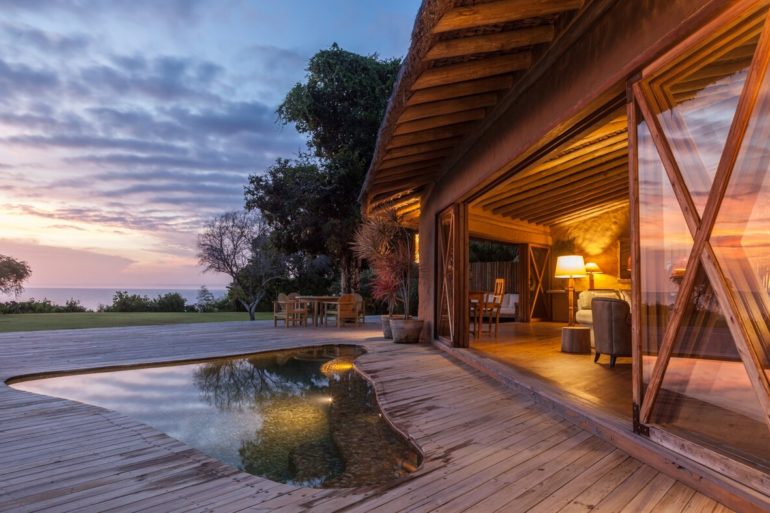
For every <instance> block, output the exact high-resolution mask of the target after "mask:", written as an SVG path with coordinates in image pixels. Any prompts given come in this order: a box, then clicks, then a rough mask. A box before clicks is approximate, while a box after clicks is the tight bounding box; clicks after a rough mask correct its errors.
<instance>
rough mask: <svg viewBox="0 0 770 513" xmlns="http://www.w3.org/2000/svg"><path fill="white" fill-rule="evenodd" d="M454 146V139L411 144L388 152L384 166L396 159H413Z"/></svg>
mask: <svg viewBox="0 0 770 513" xmlns="http://www.w3.org/2000/svg"><path fill="white" fill-rule="evenodd" d="M454 144H455V141H453V140H452V139H440V140H438V141H429V142H424V143H418V144H411V145H409V146H402V147H401V148H392V149H390V150H388V152H387V154H386V156H385V158H384V159H383V164H384V163H385V162H387V161H389V160H393V159H396V158H401V157H411V156H413V155H417V154H420V153H430V152H440V151H441V150H446V149H447V148H452V147H454ZM386 169H387V167H386Z"/></svg>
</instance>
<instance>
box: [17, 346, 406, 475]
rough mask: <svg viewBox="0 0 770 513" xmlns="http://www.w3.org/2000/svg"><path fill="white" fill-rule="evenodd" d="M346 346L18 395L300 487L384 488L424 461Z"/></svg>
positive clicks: (116, 375)
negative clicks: (391, 421) (167, 439)
mask: <svg viewBox="0 0 770 513" xmlns="http://www.w3.org/2000/svg"><path fill="white" fill-rule="evenodd" d="M359 354H360V350H359V349H357V348H353V347H345V346H327V347H322V348H315V349H308V350H301V351H281V352H272V353H263V354H259V355H254V356H249V357H245V358H237V359H217V360H209V361H205V362H200V363H194V364H184V365H169V366H162V367H149V368H140V369H131V370H122V371H114V372H97V373H88V374H74V375H67V376H59V377H53V378H45V379H37V380H30V381H21V382H17V383H15V384H13V385H12V386H13V388H16V389H18V390H24V391H28V392H33V393H36V394H43V395H49V396H55V397H61V398H65V399H71V400H75V401H80V402H83V403H88V404H93V405H96V406H101V407H103V408H107V409H109V410H114V411H117V412H120V413H122V414H125V415H127V416H129V417H132V418H134V419H136V420H138V421H140V422H142V423H145V424H147V425H149V426H152V427H154V428H156V429H158V430H159V431H162V432H164V433H166V434H168V435H169V436H172V437H174V438H176V439H177V440H180V441H182V442H184V443H186V444H187V445H189V446H191V447H195V448H196V449H199V450H200V451H202V452H204V453H206V454H207V455H209V456H211V457H213V458H216V459H218V460H220V461H223V462H225V463H227V464H228V465H231V466H233V467H236V468H238V469H241V470H244V471H246V472H249V473H251V474H255V475H258V476H263V477H266V478H268V479H272V480H274V481H279V482H282V483H289V484H296V485H301V486H311V487H323V488H340V487H356V486H368V485H376V484H382V483H384V482H387V481H390V480H393V479H397V478H400V477H404V476H406V475H407V474H408V473H409V472H410V471H413V470H414V469H415V468H416V467H417V466H418V465H419V459H420V456H419V453H418V452H417V451H416V450H415V449H414V448H413V447H412V446H411V445H410V444H409V443H407V442H406V441H405V440H404V439H403V438H402V437H401V436H400V435H398V434H397V433H396V432H395V431H394V430H393V429H392V428H391V427H390V426H389V425H388V424H387V423H386V422H385V421H384V420H383V418H382V415H381V414H380V412H379V409H378V407H377V404H376V400H375V396H374V391H373V390H372V387H371V385H370V384H369V382H368V381H366V380H365V379H363V378H362V377H361V376H360V375H359V374H358V373H357V372H356V371H355V370H354V369H353V364H352V362H353V360H354V359H355V357H356V356H358V355H359Z"/></svg>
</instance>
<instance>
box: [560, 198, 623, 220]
mask: <svg viewBox="0 0 770 513" xmlns="http://www.w3.org/2000/svg"><path fill="white" fill-rule="evenodd" d="M628 205H629V200H628V199H621V200H617V201H610V202H608V203H605V204H603V205H599V206H597V207H594V208H592V209H588V210H583V211H581V212H575V213H573V214H568V215H566V216H563V217H557V218H555V219H554V220H553V223H552V224H569V223H574V222H576V221H580V220H581V219H587V218H591V217H596V216H598V215H601V214H604V213H606V212H611V211H613V210H618V209H620V208H628Z"/></svg>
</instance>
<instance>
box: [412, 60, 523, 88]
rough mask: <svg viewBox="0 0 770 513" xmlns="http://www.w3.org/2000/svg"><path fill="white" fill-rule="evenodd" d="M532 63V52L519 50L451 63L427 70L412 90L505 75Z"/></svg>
mask: <svg viewBox="0 0 770 513" xmlns="http://www.w3.org/2000/svg"><path fill="white" fill-rule="evenodd" d="M531 65H532V52H519V53H514V54H510V55H500V56H497V57H489V58H488V59H477V60H474V61H468V62H462V63H460V64H450V65H448V66H439V67H435V68H430V69H428V70H425V71H424V72H423V74H422V75H420V77H419V78H418V79H417V80H416V81H415V82H414V84H413V85H412V91H416V90H419V89H425V88H426V87H435V86H440V85H446V84H453V83H456V82H464V81H466V80H470V79H473V78H484V77H491V76H495V75H505V74H507V73H513V72H514V71H521V70H525V69H527V68H529V67H530V66H531Z"/></svg>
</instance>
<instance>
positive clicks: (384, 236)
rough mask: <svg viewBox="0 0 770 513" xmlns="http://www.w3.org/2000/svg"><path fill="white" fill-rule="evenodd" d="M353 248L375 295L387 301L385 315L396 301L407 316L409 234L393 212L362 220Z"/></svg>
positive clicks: (411, 269)
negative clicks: (370, 278)
mask: <svg viewBox="0 0 770 513" xmlns="http://www.w3.org/2000/svg"><path fill="white" fill-rule="evenodd" d="M353 251H354V253H355V254H356V256H357V257H358V258H360V259H362V260H366V261H367V262H369V266H370V267H371V269H372V274H373V275H374V281H373V288H374V295H375V298H376V299H379V300H381V301H385V302H387V304H388V314H389V315H393V312H394V310H395V307H396V304H397V303H401V304H402V305H403V306H404V316H405V317H406V318H409V312H410V306H411V305H410V297H411V288H412V275H413V273H414V270H415V265H414V262H413V261H412V255H413V254H414V252H413V246H412V233H411V232H410V231H409V230H408V229H406V228H404V227H403V226H402V225H401V223H400V220H399V217H398V214H397V213H396V211H395V210H394V209H388V210H385V211H383V212H379V213H377V214H374V215H371V216H369V217H368V218H367V219H366V220H364V222H363V223H361V225H359V227H358V230H357V231H356V234H355V237H354V240H353Z"/></svg>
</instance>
